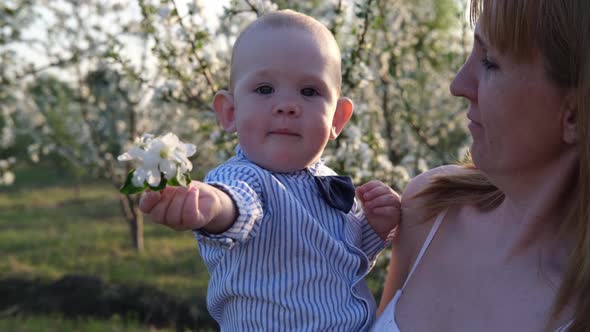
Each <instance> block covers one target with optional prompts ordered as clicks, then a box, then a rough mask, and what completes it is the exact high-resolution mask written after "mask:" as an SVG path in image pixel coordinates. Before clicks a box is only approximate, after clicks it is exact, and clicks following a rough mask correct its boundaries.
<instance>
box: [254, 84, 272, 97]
mask: <svg viewBox="0 0 590 332" xmlns="http://www.w3.org/2000/svg"><path fill="white" fill-rule="evenodd" d="M254 91H256V92H258V93H260V94H262V95H269V94H271V93H273V92H275V89H273V87H272V86H270V85H262V86H259V87H257V88H256V89H255V90H254Z"/></svg>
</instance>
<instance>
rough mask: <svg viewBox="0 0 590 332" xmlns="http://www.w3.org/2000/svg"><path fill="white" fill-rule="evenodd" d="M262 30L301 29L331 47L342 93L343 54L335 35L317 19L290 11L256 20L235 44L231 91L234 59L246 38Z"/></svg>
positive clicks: (232, 59) (232, 68)
mask: <svg viewBox="0 0 590 332" xmlns="http://www.w3.org/2000/svg"><path fill="white" fill-rule="evenodd" d="M260 28H268V29H285V28H294V29H301V30H303V31H305V32H308V33H309V34H310V38H315V39H318V40H320V41H321V44H322V45H323V46H324V47H329V48H330V50H331V51H333V52H335V53H334V54H336V56H335V59H334V60H335V61H337V65H336V66H335V67H336V68H337V70H338V73H337V76H338V79H337V87H336V88H337V91H340V88H341V85H342V74H341V54H340V48H339V47H338V43H337V42H336V39H335V38H334V35H333V34H332V33H331V32H330V30H328V28H327V27H326V26H325V25H323V24H322V23H320V22H319V21H318V20H316V19H315V18H313V17H311V16H308V15H305V14H302V13H299V12H296V11H294V10H290V9H284V10H277V11H273V12H270V13H268V14H265V15H263V16H261V17H260V18H258V19H257V20H255V21H254V22H252V23H250V24H249V25H248V26H247V27H246V28H245V29H244V30H243V31H242V32H241V33H240V35H239V36H238V38H237V39H236V42H235V43H234V46H233V50H232V55H231V69H230V77H229V82H230V84H229V86H230V90H233V84H234V82H233V76H234V57H235V56H236V54H237V50H238V49H239V48H240V46H241V44H242V41H243V40H244V39H245V36H247V35H249V34H251V33H255V32H256V30H258V29H260Z"/></svg>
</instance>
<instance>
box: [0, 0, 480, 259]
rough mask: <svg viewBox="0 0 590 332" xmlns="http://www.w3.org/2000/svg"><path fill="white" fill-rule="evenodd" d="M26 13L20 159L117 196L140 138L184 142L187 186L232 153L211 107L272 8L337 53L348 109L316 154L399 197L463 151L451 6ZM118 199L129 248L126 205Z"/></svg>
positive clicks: (349, 4)
mask: <svg viewBox="0 0 590 332" xmlns="http://www.w3.org/2000/svg"><path fill="white" fill-rule="evenodd" d="M28 3H30V10H31V11H32V12H34V13H35V15H32V16H31V17H38V18H39V19H42V21H43V22H45V23H44V24H45V25H44V26H43V27H44V33H43V34H40V35H39V36H33V37H31V38H29V40H27V41H28V42H29V43H30V44H31V45H35V47H34V48H33V52H35V53H36V54H37V53H38V54H37V58H36V59H35V60H34V61H30V60H29V61H27V60H26V59H20V62H17V63H15V64H14V65H13V66H11V67H10V68H9V71H11V73H12V74H11V75H13V76H18V77H19V78H21V80H20V81H19V85H18V87H19V88H18V89H16V90H18V91H19V93H18V94H14V96H17V98H16V99H15V101H14V105H15V107H14V109H15V111H16V112H17V113H19V114H26V116H23V119H24V120H27V121H24V120H23V121H22V122H21V123H19V124H18V125H15V126H18V127H19V128H20V129H19V130H20V131H21V132H24V133H27V137H28V140H30V142H31V144H30V147H29V149H28V151H29V152H30V154H31V156H42V155H43V154H47V153H49V154H54V155H58V156H61V158H64V160H67V161H68V162H69V163H70V164H72V165H75V167H78V168H82V169H84V170H85V171H86V172H87V173H88V174H89V175H92V176H96V177H99V178H103V179H108V180H109V181H110V182H111V183H113V185H114V186H117V187H120V186H121V184H123V183H124V182H125V179H126V175H127V173H128V172H129V170H130V167H131V166H130V165H129V164H127V163H121V162H119V161H117V159H116V156H118V155H120V154H122V153H124V152H125V151H129V150H130V149H131V147H132V143H133V141H134V139H135V138H136V137H139V136H141V134H143V133H154V134H158V135H159V134H164V133H167V132H173V133H175V134H176V135H177V136H178V137H180V138H181V139H182V140H183V141H186V142H189V143H192V144H195V145H196V146H197V149H196V153H195V154H194V155H193V156H192V157H191V161H193V162H195V164H196V165H198V166H197V167H195V169H194V170H193V171H192V175H193V178H201V177H202V176H203V175H204V173H205V172H206V171H207V170H208V169H210V168H211V167H212V166H214V165H216V164H217V163H219V162H220V161H221V160H223V159H225V158H227V157H228V156H229V154H230V153H232V148H233V146H234V144H235V142H236V140H235V137H234V136H233V135H228V134H225V133H224V132H223V131H222V130H221V128H220V127H219V126H218V125H217V124H216V121H215V117H214V114H213V112H212V111H211V107H210V102H211V98H212V96H213V94H214V92H215V91H216V90H217V89H219V88H222V87H224V86H226V85H227V84H228V74H229V69H228V66H229V54H230V53H229V50H230V49H231V45H232V43H233V41H234V40H235V38H236V36H237V34H238V32H239V31H240V30H241V28H242V27H244V26H245V25H246V24H247V23H249V22H251V21H252V20H253V19H255V18H256V17H257V16H259V15H262V14H264V13H265V12H267V11H269V10H273V9H277V8H293V9H295V10H299V11H302V12H304V13H307V14H310V15H312V16H314V17H316V18H318V19H319V20H320V21H322V22H323V23H325V24H326V25H327V26H328V27H329V28H330V30H332V31H333V33H334V34H335V36H336V37H337V40H338V41H339V43H340V45H341V48H342V51H343V68H344V70H343V94H345V95H347V96H349V97H351V98H352V99H353V100H354V102H355V113H354V115H353V119H352V121H351V123H350V125H348V126H347V128H346V130H345V132H344V133H343V136H342V139H339V140H337V141H335V142H332V143H331V144H330V145H329V146H328V151H327V153H326V156H327V157H328V159H327V162H328V163H329V164H330V165H331V166H333V167H334V168H335V169H336V170H337V171H339V172H340V173H345V174H351V175H352V176H353V178H354V180H355V182H357V183H360V182H361V181H364V180H367V179H369V178H379V179H381V180H383V181H384V182H387V183H389V184H391V185H392V186H394V187H396V188H398V189H402V188H403V187H404V186H405V183H406V182H407V180H408V179H409V177H411V176H413V175H415V174H416V173H418V172H420V171H422V170H424V169H426V168H428V167H431V166H435V165H438V164H441V163H443V162H450V161H453V160H456V159H458V158H460V157H461V154H462V152H461V151H462V148H463V146H465V145H466V143H467V142H466V137H467V135H466V134H465V130H464V128H463V125H462V122H463V121H462V115H461V114H462V113H461V112H462V110H463V109H464V106H463V105H462V104H460V103H461V102H460V101H459V100H457V99H456V98H455V99H453V98H451V97H450V96H449V94H448V84H449V82H450V80H451V77H452V75H453V74H454V73H455V72H456V70H457V69H458V67H459V65H460V64H461V63H462V62H463V60H464V57H465V54H466V47H465V45H466V44H468V43H467V42H466V41H465V38H466V37H465V36H466V35H468V34H467V31H466V28H465V23H464V22H466V20H465V19H464V18H463V17H462V16H461V15H462V11H463V5H462V4H461V2H460V1H459V0H418V1H413V0H356V1H353V0H348V1H346V0H331V1H319V0H317V1H315V0H314V1H289V0H276V1H253V0H232V1H229V2H228V3H227V5H226V6H225V7H224V9H223V11H221V13H220V15H219V17H215V18H212V17H211V16H210V15H211V14H210V13H209V12H208V11H206V7H205V6H204V4H205V2H204V1H200V0H191V1H184V2H181V1H178V0H128V1H125V2H120V1H99V0H89V1H84V2H80V1H75V0H62V1H59V2H56V1H41V0H39V1H38V2H28ZM31 39H32V40H31ZM13 88H14V87H13ZM11 114H13V113H11ZM0 125H2V123H1V121H0ZM13 127H14V126H13ZM0 129H2V127H0ZM129 157H131V158H133V156H131V155H130V156H129ZM0 159H2V156H1V155H0ZM152 175H153V174H152ZM142 176H144V177H143V178H142V179H144V180H145V179H149V178H150V177H149V175H148V174H147V173H145V174H143V175H142ZM152 180H154V181H155V179H152ZM120 201H121V208H122V211H123V212H124V215H125V217H126V220H127V221H128V223H129V225H130V234H131V238H132V240H133V244H134V245H135V247H137V248H138V249H140V248H142V246H143V238H142V226H141V225H142V217H141V213H140V212H139V210H138V209H137V204H138V195H122V196H121V200H120Z"/></svg>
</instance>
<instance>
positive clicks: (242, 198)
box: [194, 165, 264, 249]
mask: <svg viewBox="0 0 590 332" xmlns="http://www.w3.org/2000/svg"><path fill="white" fill-rule="evenodd" d="M260 178H261V176H260V174H258V172H256V171H255V170H254V169H253V167H251V166H247V165H242V166H239V165H221V166H220V167H218V168H216V169H214V170H213V171H211V172H210V173H209V174H207V177H206V178H205V183H207V184H210V185H212V186H215V187H217V188H219V189H221V190H223V191H224V192H225V193H227V194H228V195H229V196H230V197H231V199H232V200H233V201H234V204H235V205H236V207H237V210H238V217H237V219H236V221H235V222H234V223H233V225H232V226H231V227H230V228H229V229H228V230H226V231H225V232H223V233H219V234H212V233H208V232H206V231H201V230H195V231H194V233H195V237H196V239H197V241H199V243H201V244H204V245H211V246H215V247H221V248H225V249H231V248H232V247H233V246H235V245H236V244H240V243H245V242H247V241H248V240H249V239H251V238H252V237H255V236H256V234H257V233H258V228H259V226H260V222H261V221H262V218H263V211H264V199H263V198H264V197H263V193H262V186H261V181H260Z"/></svg>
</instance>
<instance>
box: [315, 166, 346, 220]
mask: <svg viewBox="0 0 590 332" xmlns="http://www.w3.org/2000/svg"><path fill="white" fill-rule="evenodd" d="M313 178H314V180H315V183H316V184H317V185H318V189H319V190H320V194H322V197H323V198H324V200H326V202H327V203H328V204H329V205H330V206H332V207H334V208H336V209H338V210H341V211H343V212H344V213H348V212H350V210H351V209H352V203H354V185H353V184H352V180H351V179H350V177H348V176H342V175H332V176H314V177H313Z"/></svg>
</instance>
